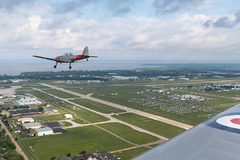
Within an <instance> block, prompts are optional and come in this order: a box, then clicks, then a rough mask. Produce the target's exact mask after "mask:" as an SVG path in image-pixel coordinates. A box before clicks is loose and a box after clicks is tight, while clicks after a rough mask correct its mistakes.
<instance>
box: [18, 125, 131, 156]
mask: <svg viewBox="0 0 240 160" xmlns="http://www.w3.org/2000/svg"><path fill="white" fill-rule="evenodd" d="M67 131H68V133H65V134H61V135H48V136H43V137H29V138H25V139H23V140H22V141H23V142H24V144H25V145H26V146H32V147H33V149H34V152H33V154H34V156H35V157H36V158H37V160H42V159H46V160H47V159H50V158H51V157H56V159H58V158H60V157H61V156H64V155H66V154H67V153H71V154H72V155H78V154H79V152H80V151H83V150H84V151H86V152H87V153H93V152H96V151H114V150H119V149H123V148H128V147H131V145H130V144H128V143H126V142H124V141H122V140H120V139H118V138H116V137H114V136H112V135H110V134H108V133H106V132H104V131H102V130H100V129H98V128H96V127H94V126H88V127H78V128H72V129H67Z"/></svg>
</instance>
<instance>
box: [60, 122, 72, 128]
mask: <svg viewBox="0 0 240 160" xmlns="http://www.w3.org/2000/svg"><path fill="white" fill-rule="evenodd" d="M62 123H63V125H64V126H66V127H69V126H72V123H70V122H67V121H62Z"/></svg>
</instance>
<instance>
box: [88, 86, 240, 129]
mask: <svg viewBox="0 0 240 160" xmlns="http://www.w3.org/2000/svg"><path fill="white" fill-rule="evenodd" d="M145 89H147V88H141V87H140V86H134V87H132V86H124V87H123V86H118V87H117V86H114V87H111V86H110V87H107V88H104V89H103V90H101V91H99V92H98V93H97V94H94V95H93V97H96V98H99V99H103V100H106V101H109V102H113V103H116V104H120V105H123V106H126V107H130V108H134V109H137V110H141V111H145V112H148V113H152V114H155V115H159V116H162V117H166V118H169V119H173V120H176V121H180V122H183V123H186V124H190V125H197V124H199V123H201V122H203V121H205V120H207V119H208V118H209V115H215V114H217V113H219V112H220V111H223V110H225V109H227V108H229V107H231V106H233V105H234V104H237V103H239V101H236V100H234V99H232V98H229V97H224V96H223V95H221V96H222V97H216V94H217V93H213V95H212V96H205V97H209V98H216V100H209V101H205V102H200V103H196V104H197V105H199V106H203V107H212V108H217V109H216V110H212V111H209V112H205V111H198V112H192V113H187V114H176V113H172V112H167V111H163V110H161V109H158V107H149V106H145V107H144V106H141V105H139V104H137V103H130V102H128V99H130V98H141V97H142V96H143V95H141V94H136V93H135V92H137V91H138V92H139V91H144V90H145ZM151 89H152V88H151ZM114 91H115V92H116V91H117V92H118V95H117V96H112V95H111V93H113V92H114ZM173 92H174V93H176V94H189V92H190V91H186V90H177V91H173ZM200 93H203V92H200ZM239 93H240V91H239ZM205 94H206V93H205ZM208 94H211V93H208ZM223 94H226V93H223ZM231 94H232V95H234V96H235V95H238V93H237V92H234V93H231ZM197 95H198V94H197ZM199 95H200V96H203V95H202V94H199ZM144 96H145V97H148V96H155V97H159V96H160V97H161V98H160V99H162V100H163V103H165V104H167V105H168V106H173V105H174V104H175V103H176V104H177V103H181V104H183V105H185V104H186V103H184V102H173V101H171V100H170V99H167V96H166V95H165V96H163V95H162V94H157V93H147V94H146V93H145V94H144ZM218 96H220V95H218Z"/></svg>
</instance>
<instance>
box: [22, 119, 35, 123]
mask: <svg viewBox="0 0 240 160" xmlns="http://www.w3.org/2000/svg"><path fill="white" fill-rule="evenodd" d="M18 121H20V122H21V123H29V122H30V123H31V122H34V119H32V118H19V119H18Z"/></svg>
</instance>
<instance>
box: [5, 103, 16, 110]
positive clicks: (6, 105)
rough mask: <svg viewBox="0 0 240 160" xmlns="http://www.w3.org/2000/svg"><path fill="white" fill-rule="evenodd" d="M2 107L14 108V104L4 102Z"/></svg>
mask: <svg viewBox="0 0 240 160" xmlns="http://www.w3.org/2000/svg"><path fill="white" fill-rule="evenodd" d="M3 108H4V109H12V108H14V106H13V105H11V104H4V105H3Z"/></svg>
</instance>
